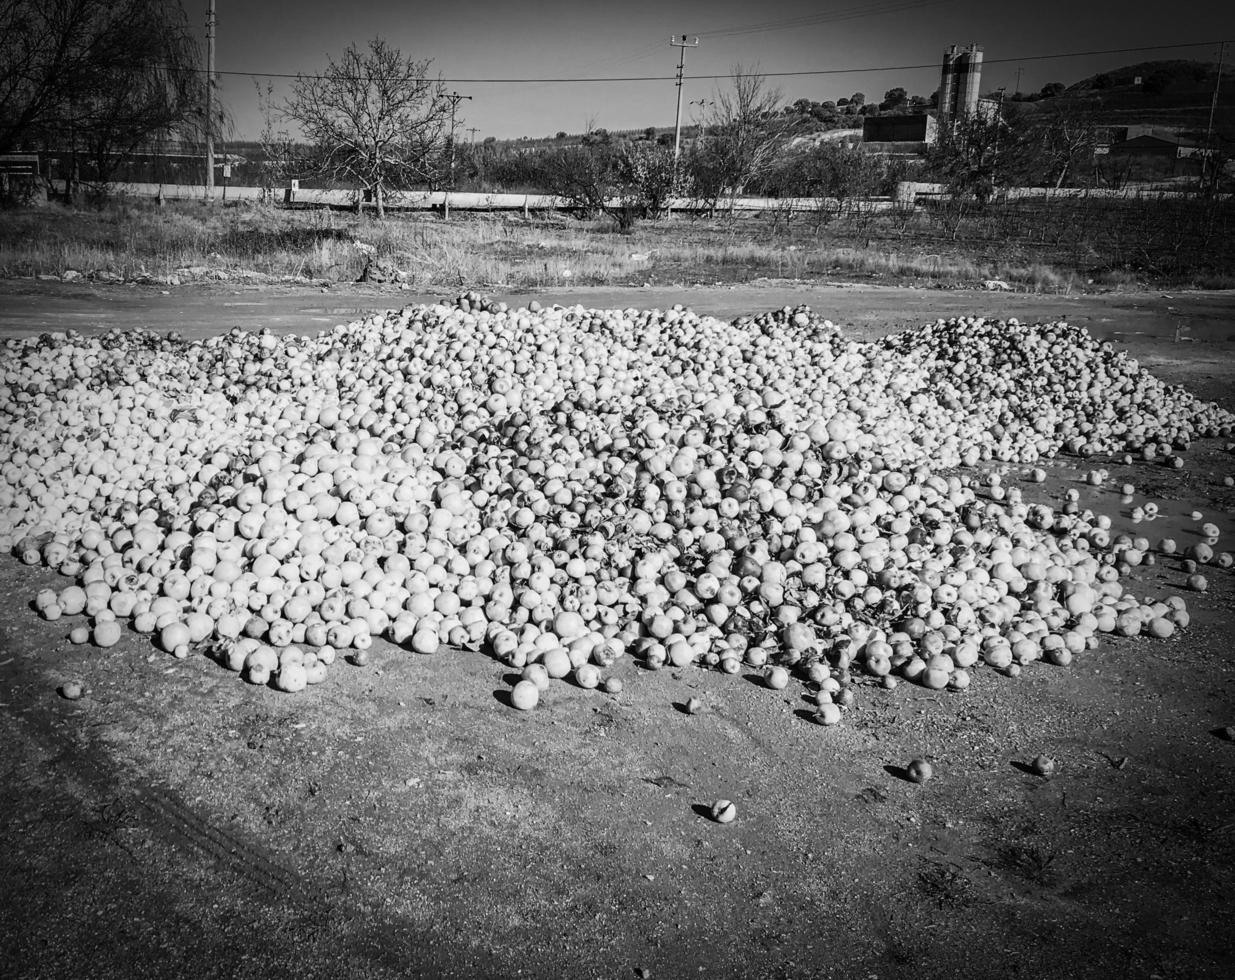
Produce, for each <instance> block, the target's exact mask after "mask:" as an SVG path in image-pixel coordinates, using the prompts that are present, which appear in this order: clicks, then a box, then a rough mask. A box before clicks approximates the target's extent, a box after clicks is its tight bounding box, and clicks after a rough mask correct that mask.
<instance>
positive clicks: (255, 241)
mask: <svg viewBox="0 0 1235 980" xmlns="http://www.w3.org/2000/svg"><path fill="white" fill-rule="evenodd" d="M996 244H997V245H998V246H999V247H994V246H992V244H991V242H990V241H989V240H986V239H983V240H982V241H978V240H976V239H975V240H973V241H961V242H959V243H957V242H948V241H943V240H941V239H940V237H939V236H938V235H932V234H931V232H930V228H929V222H928V221H927V220H926V219H923V218H922V217H920V216H918V217H916V218H914V219H913V220H911V221H908V222H907V221H905V220H904V219H892V218H884V219H876V220H875V221H871V220H870V219H861V221H860V222H858V223H856V224H853V225H852V227H851V226H850V225H849V224H846V223H845V222H843V221H837V222H830V223H828V224H825V225H821V224H819V223H816V222H812V221H810V220H809V219H802V218H798V219H796V220H793V221H789V220H783V219H782V218H779V217H766V216H765V217H762V218H746V219H739V220H720V221H704V220H696V219H689V218H678V219H675V220H672V221H668V222H659V223H644V224H641V225H640V226H638V227H637V228H636V230H635V231H634V232H633V233H632V234H627V235H623V234H617V233H616V232H615V231H614V230H613V227H612V225H611V223H609V222H607V221H604V220H599V221H579V220H576V219H573V218H569V217H566V216H563V215H550V216H541V217H536V218H533V219H525V218H523V217H522V216H514V215H483V214H480V215H461V216H459V217H456V218H454V219H452V220H451V221H449V222H443V221H442V220H440V219H439V218H437V217H436V216H432V215H427V214H394V215H392V216H390V217H388V218H387V219H386V220H384V221H378V220H376V219H374V218H371V217H369V216H359V215H356V214H353V213H350V212H340V211H330V210H303V211H301V210H284V209H282V208H275V207H270V206H260V205H253V204H248V203H245V204H236V205H230V206H227V207H220V206H217V205H216V206H206V205H205V204H201V203H191V204H190V203H183V204H176V205H168V206H166V207H162V208H159V207H156V206H155V205H154V204H153V203H146V202H132V201H130V202H124V201H120V202H114V203H111V204H108V205H106V206H104V207H102V208H100V209H97V210H90V209H83V210H69V209H66V208H63V207H59V206H51V207H46V208H42V209H38V210H24V211H11V212H8V213H6V215H5V220H4V222H2V223H0V275H2V276H7V277H14V276H32V275H39V274H51V275H62V274H63V273H65V272H67V271H69V270H75V271H77V272H81V273H89V272H92V271H101V270H106V271H108V272H112V273H117V274H120V275H122V276H125V277H133V276H136V275H139V274H142V273H147V274H151V275H174V274H177V273H178V272H180V271H181V270H185V269H196V270H202V269H207V270H228V271H241V270H243V271H249V272H256V273H262V274H266V275H271V276H294V277H303V278H308V279H329V280H332V281H339V282H346V281H354V280H356V279H357V278H359V276H360V274H361V272H362V271H363V269H364V267H365V263H366V261H367V258H368V255H369V254H374V255H377V256H379V257H383V258H387V259H389V260H390V261H391V262H393V264H394V265H395V266H396V267H397V268H399V269H400V270H402V271H403V272H404V273H405V275H406V277H407V280H408V282H409V284H411V285H412V286H414V287H419V288H428V287H435V286H468V287H477V288H489V287H503V288H508V289H523V288H540V287H553V286H562V285H568V284H595V285H603V284H613V285H626V284H635V285H639V284H642V283H644V282H652V283H657V284H662V285H663V284H671V283H674V282H683V283H687V282H709V283H711V282H744V281H751V280H754V279H758V278H778V279H803V280H812V279H822V278H862V279H870V280H875V281H906V280H910V281H922V282H924V283H925V284H929V285H945V286H946V285H974V284H976V283H978V282H980V281H981V280H984V279H1000V280H1004V281H1006V282H1007V283H1009V284H1010V285H1011V286H1013V287H1014V288H1017V289H1020V290H1026V291H1035V292H1069V291H1071V290H1073V289H1075V288H1078V287H1079V286H1081V284H1082V283H1085V282H1086V281H1087V280H1092V279H1094V278H1095V277H1097V281H1098V282H1099V283H1100V284H1109V285H1121V284H1124V283H1126V282H1127V281H1128V280H1129V278H1130V277H1129V275H1128V274H1127V273H1123V272H1120V271H1119V270H1115V271H1112V272H1099V273H1096V274H1094V275H1089V274H1087V273H1085V272H1083V271H1081V270H1080V269H1079V268H1078V267H1077V266H1076V265H1071V267H1069V266H1061V265H1058V264H1056V263H1053V262H1050V261H1047V260H1046V259H1045V258H1044V257H1043V256H1042V255H1040V254H1036V253H1035V252H1033V250H1031V249H1021V250H1019V251H1018V250H1016V249H1014V248H1009V247H1003V243H996ZM1131 278H1133V279H1135V277H1131ZM1230 280H1231V277H1230V276H1226V275H1222V274H1218V275H1209V276H1207V277H1206V282H1207V284H1208V283H1222V282H1226V283H1229V282H1230ZM1198 284H1199V283H1198Z"/></svg>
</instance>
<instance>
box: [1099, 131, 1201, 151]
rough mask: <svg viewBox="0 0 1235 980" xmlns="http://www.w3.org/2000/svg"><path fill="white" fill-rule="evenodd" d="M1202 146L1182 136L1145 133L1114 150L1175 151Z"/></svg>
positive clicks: (1114, 147)
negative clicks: (1179, 148) (1176, 149)
mask: <svg viewBox="0 0 1235 980" xmlns="http://www.w3.org/2000/svg"><path fill="white" fill-rule="evenodd" d="M1199 145H1200V144H1199V143H1197V142H1195V141H1194V140H1188V139H1184V138H1183V137H1182V136H1173V135H1168V134H1157V133H1153V134H1150V133H1145V134H1143V135H1141V136H1134V137H1132V139H1127V140H1123V141H1122V142H1119V143H1115V144H1114V145H1113V146H1112V147H1111V149H1112V150H1161V149H1168V148H1169V149H1175V148H1177V147H1181V146H1193V147H1195V146H1199Z"/></svg>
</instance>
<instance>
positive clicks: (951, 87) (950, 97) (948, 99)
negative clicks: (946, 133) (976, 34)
mask: <svg viewBox="0 0 1235 980" xmlns="http://www.w3.org/2000/svg"><path fill="white" fill-rule="evenodd" d="M955 106H956V45H955V44H949V45H948V46H947V48H945V49H944V52H943V73H942V75H941V76H940V78H939V123H940V125H943V124H944V123H947V122H949V121H951V119H952V116H953V114H954V112H955Z"/></svg>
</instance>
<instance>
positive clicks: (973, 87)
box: [938, 44, 982, 126]
mask: <svg viewBox="0 0 1235 980" xmlns="http://www.w3.org/2000/svg"><path fill="white" fill-rule="evenodd" d="M981 88H982V47H981V45H978V44H971V45H969V46H968V47H967V48H965V50H964V51H958V50H957V48H956V45H955V44H950V45H948V47H947V49H946V50H945V51H944V53H943V71H942V73H941V75H940V79H939V111H938V116H939V124H940V125H941V126H952V125H955V124H956V122H957V121H958V120H960V119H963V118H964V117H965V116H967V115H970V114H971V113H974V112H977V111H978V93H979V91H980V90H981Z"/></svg>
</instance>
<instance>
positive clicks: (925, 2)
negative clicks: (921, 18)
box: [697, 0, 952, 38]
mask: <svg viewBox="0 0 1235 980" xmlns="http://www.w3.org/2000/svg"><path fill="white" fill-rule="evenodd" d="M950 2H952V0H890V2H889V0H885V2H883V3H868V4H859V5H858V6H856V7H843V8H841V9H840V10H831V11H826V12H823V13H817V14H805V15H803V16H801V17H790V18H787V19H785V20H771V21H762V22H758V23H754V24H745V25H741V26H737V27H728V28H724V27H722V28H718V29H717V30H713V31H700V32H699V34H698V35H697V36H698V37H700V38H705V37H741V36H744V35H747V34H764V33H770V32H774V31H788V30H797V29H799V28H803V27H814V26H816V25H818V24H831V23H835V22H837V21H842V20H854V19H857V18H859V17H873V16H877V15H879V14H893V13H900V12H902V11H906V10H913V9H914V8H917V7H933V6H938V5H939V4H941V3H950Z"/></svg>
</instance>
